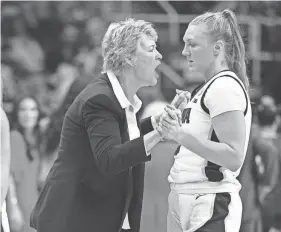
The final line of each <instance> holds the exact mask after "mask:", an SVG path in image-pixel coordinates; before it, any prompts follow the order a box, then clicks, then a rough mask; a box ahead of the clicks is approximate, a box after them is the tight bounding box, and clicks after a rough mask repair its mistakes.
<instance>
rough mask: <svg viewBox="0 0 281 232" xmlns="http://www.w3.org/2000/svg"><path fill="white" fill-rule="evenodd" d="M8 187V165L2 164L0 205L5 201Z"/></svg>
mask: <svg viewBox="0 0 281 232" xmlns="http://www.w3.org/2000/svg"><path fill="white" fill-rule="evenodd" d="M2 159H3V158H2ZM1 162H2V161H1ZM1 165H2V163H1ZM8 187H9V166H6V165H5V166H4V165H3V166H2V167H1V203H0V204H1V205H3V202H4V201H5V198H6V195H7V192H8Z"/></svg>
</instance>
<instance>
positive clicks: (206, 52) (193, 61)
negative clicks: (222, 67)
mask: <svg viewBox="0 0 281 232" xmlns="http://www.w3.org/2000/svg"><path fill="white" fill-rule="evenodd" d="M183 41H184V43H185V46H184V49H183V51H182V54H183V55H184V56H185V57H186V58H187V61H188V67H189V71H190V73H197V74H198V73H200V74H203V75H206V73H207V72H208V70H210V69H211V67H212V65H213V63H214V55H213V48H214V43H213V42H212V41H211V39H210V37H209V36H208V34H207V27H206V25H205V24H199V25H189V26H188V28H187V30H186V32H185V34H184V37H183Z"/></svg>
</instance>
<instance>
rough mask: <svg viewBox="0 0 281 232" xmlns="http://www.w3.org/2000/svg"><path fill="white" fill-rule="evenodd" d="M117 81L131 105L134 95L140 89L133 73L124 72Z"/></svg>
mask: <svg viewBox="0 0 281 232" xmlns="http://www.w3.org/2000/svg"><path fill="white" fill-rule="evenodd" d="M118 80H119V83H120V85H121V87H122V89H123V91H124V93H125V95H126V97H127V98H128V100H129V102H131V103H133V101H134V95H135V94H136V93H137V91H138V90H139V89H140V88H141V87H142V86H141V85H140V83H139V81H138V79H137V78H136V76H135V74H134V72H132V71H124V72H123V73H122V74H120V75H118Z"/></svg>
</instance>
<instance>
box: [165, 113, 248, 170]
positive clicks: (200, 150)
mask: <svg viewBox="0 0 281 232" xmlns="http://www.w3.org/2000/svg"><path fill="white" fill-rule="evenodd" d="M167 110H168V111H169V114H173V113H174V112H172V111H170V110H169V109H167ZM167 123H168V122H167V121H164V122H163V126H164V128H165V127H166V128H167V130H168V128H169V127H170V137H171V138H173V139H174V140H175V141H177V142H178V143H179V144H181V145H183V146H185V147H186V148H187V149H189V150H190V151H192V152H194V153H196V154H198V155H199V156H201V157H202V158H204V159H206V160H209V161H211V162H213V163H216V164H218V165H220V166H222V167H225V168H227V169H229V170H231V171H237V170H238V169H239V168H240V167H241V165H242V163H243V154H244V145H245V140H246V135H245V134H246V133H245V130H246V126H245V122H244V115H243V112H242V111H229V112H225V113H222V114H220V115H218V116H215V117H214V118H212V125H213V128H214V130H215V132H216V135H217V138H218V140H219V142H213V141H210V140H207V139H204V138H200V137H197V136H195V135H193V134H190V132H189V131H184V130H183V129H182V127H180V126H179V125H178V123H177V121H176V120H171V121H170V124H167ZM171 128H173V129H172V130H171Z"/></svg>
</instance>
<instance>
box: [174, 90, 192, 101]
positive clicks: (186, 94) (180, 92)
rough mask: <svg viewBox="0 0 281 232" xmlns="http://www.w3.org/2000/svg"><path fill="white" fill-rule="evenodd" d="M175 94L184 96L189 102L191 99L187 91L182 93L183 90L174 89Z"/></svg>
mask: <svg viewBox="0 0 281 232" xmlns="http://www.w3.org/2000/svg"><path fill="white" fill-rule="evenodd" d="M176 93H177V94H184V95H185V98H186V99H187V100H188V101H189V100H190V98H191V93H190V92H188V91H184V90H180V89H176Z"/></svg>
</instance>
